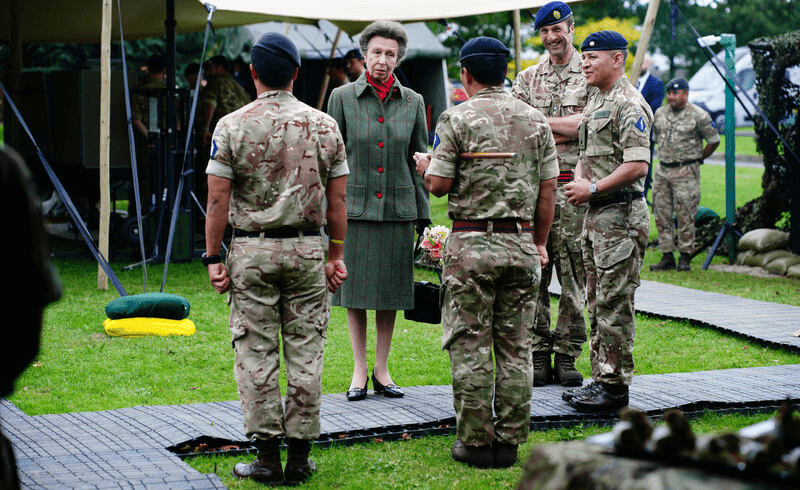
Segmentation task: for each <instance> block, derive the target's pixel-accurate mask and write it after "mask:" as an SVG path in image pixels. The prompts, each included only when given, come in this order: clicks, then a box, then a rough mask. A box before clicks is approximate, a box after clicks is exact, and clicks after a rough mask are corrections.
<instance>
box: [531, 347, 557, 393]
mask: <svg viewBox="0 0 800 490" xmlns="http://www.w3.org/2000/svg"><path fill="white" fill-rule="evenodd" d="M552 382H553V365H552V360H551V359H550V353H549V352H543V351H539V352H534V353H533V386H544V385H549V384H550V383H552Z"/></svg>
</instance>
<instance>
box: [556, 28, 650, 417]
mask: <svg viewBox="0 0 800 490" xmlns="http://www.w3.org/2000/svg"><path fill="white" fill-rule="evenodd" d="M627 46H628V42H627V41H626V40H625V38H624V37H622V35H620V34H619V33H617V32H613V31H600V32H596V33H594V34H591V35H589V36H588V37H587V38H586V39H585V40H584V42H583V44H582V46H581V50H582V51H583V65H582V66H583V73H584V75H585V76H586V82H587V83H588V84H589V85H590V86H592V87H597V88H598V93H597V94H596V95H594V96H593V97H591V98H590V99H589V103H588V104H587V105H586V108H585V109H584V111H583V121H582V122H581V126H580V128H579V129H578V131H579V143H578V144H579V148H580V161H579V162H578V166H577V167H576V168H575V180H574V181H573V182H570V183H569V184H567V185H566V186H565V188H566V192H565V193H566V196H567V199H568V201H569V202H570V203H571V204H576V205H577V204H583V203H586V202H588V203H589V207H588V209H587V211H586V218H585V220H584V223H583V264H584V268H585V269H586V291H587V300H588V309H589V325H590V330H589V332H590V341H589V346H590V355H589V360H590V362H591V366H592V379H593V382H592V383H590V384H589V385H588V386H586V387H584V388H579V389H576V390H567V391H566V392H564V395H563V397H564V399H565V400H567V401H568V402H569V403H570V404H571V405H572V406H574V407H575V408H577V409H579V410H585V411H602V410H614V409H619V408H621V407H623V406H625V405H627V404H628V385H630V384H631V380H632V376H633V337H634V305H633V297H634V292H635V291H636V288H637V287H638V286H639V271H640V269H641V267H642V260H643V259H644V252H645V247H646V245H647V236H648V233H649V232H650V214H649V212H648V209H647V203H646V202H645V200H644V193H643V192H642V191H643V189H644V178H645V176H646V175H647V168H648V167H649V163H648V162H649V160H650V125H651V123H652V120H653V114H652V113H651V112H650V106H649V105H647V102H646V101H645V100H644V98H643V97H642V94H640V93H639V92H638V91H637V90H636V87H634V86H633V85H631V83H630V82H629V81H628V78H627V77H626V76H625V72H624V68H625V58H626V56H627V54H628V50H627Z"/></svg>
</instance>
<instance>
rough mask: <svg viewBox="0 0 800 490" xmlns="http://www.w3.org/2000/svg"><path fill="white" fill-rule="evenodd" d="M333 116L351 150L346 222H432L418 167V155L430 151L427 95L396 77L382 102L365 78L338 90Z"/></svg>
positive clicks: (333, 97)
mask: <svg viewBox="0 0 800 490" xmlns="http://www.w3.org/2000/svg"><path fill="white" fill-rule="evenodd" d="M328 114H330V115H331V116H333V118H334V119H336V122H337V123H338V124H339V129H340V131H341V132H342V136H343V137H344V143H345V147H346V149H347V164H348V166H349V167H350V175H348V176H347V219H353V220H366V221H412V220H417V219H429V218H430V198H429V196H428V191H427V190H426V189H425V183H424V181H423V179H422V177H419V176H418V175H417V172H416V164H415V163H414V152H416V151H419V152H423V153H424V152H427V151H428V128H427V124H426V120H425V103H424V102H423V100H422V96H421V95H419V94H418V93H416V92H414V91H413V90H411V89H409V88H406V87H403V86H402V85H400V83H399V82H398V81H397V79H396V78H395V82H394V85H393V86H392V90H391V92H390V93H389V95H388V96H387V98H386V100H385V101H384V102H383V103H382V102H381V100H380V98H379V97H378V94H377V93H376V92H375V89H374V88H372V86H370V85H369V84H368V83H367V78H366V75H361V77H360V78H359V79H358V80H356V81H355V82H353V83H349V84H347V85H344V86H342V87H338V88H336V89H334V91H333V92H332V93H331V97H330V100H329V102H328Z"/></svg>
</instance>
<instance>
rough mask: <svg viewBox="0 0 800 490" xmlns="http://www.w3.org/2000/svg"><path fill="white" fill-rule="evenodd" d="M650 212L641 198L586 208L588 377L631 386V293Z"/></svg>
mask: <svg viewBox="0 0 800 490" xmlns="http://www.w3.org/2000/svg"><path fill="white" fill-rule="evenodd" d="M649 233H650V214H649V213H648V209H647V203H646V202H645V200H644V199H639V200H636V201H633V202H632V203H630V204H628V203H622V204H610V205H607V206H603V207H599V208H592V207H590V208H589V209H588V211H587V212H586V220H585V221H584V228H583V263H584V267H585V268H586V293H587V294H586V296H587V302H588V310H589V348H590V355H589V361H590V363H591V366H592V378H593V379H594V380H595V381H600V382H603V383H611V384H625V385H629V384H631V380H632V378H633V337H634V332H635V327H634V311H635V310H634V306H633V297H634V293H635V292H636V288H638V287H639V284H640V281H639V271H640V270H641V268H642V261H643V260H644V252H645V248H646V246H647V236H648V234H649Z"/></svg>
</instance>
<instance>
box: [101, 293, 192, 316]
mask: <svg viewBox="0 0 800 490" xmlns="http://www.w3.org/2000/svg"><path fill="white" fill-rule="evenodd" d="M190 308H191V307H190V306H189V300H187V299H186V298H183V297H181V296H177V295H175V294H167V293H143V294H132V295H129V296H122V297H120V298H117V299H115V300H113V301H111V302H110V303H108V304H107V305H106V315H108V318H110V319H112V320H119V319H122V318H139V317H144V318H165V319H168V320H183V319H184V318H186V317H187V316H189V310H190Z"/></svg>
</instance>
